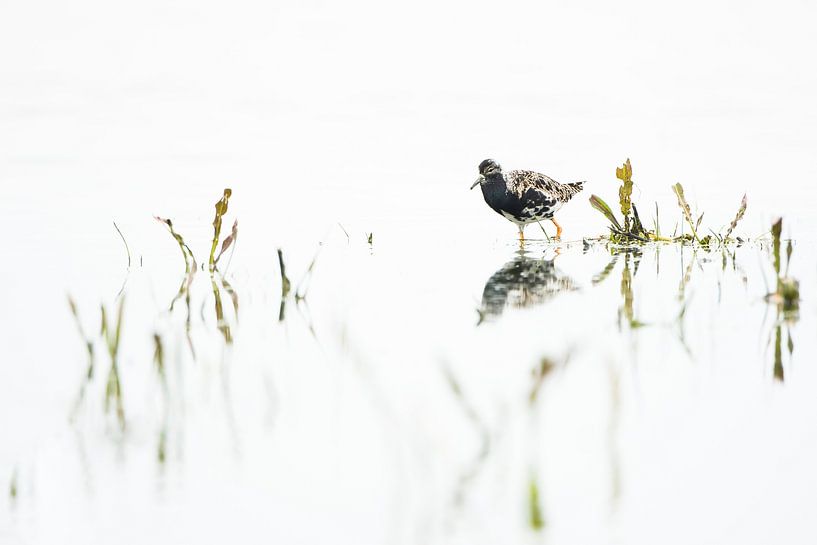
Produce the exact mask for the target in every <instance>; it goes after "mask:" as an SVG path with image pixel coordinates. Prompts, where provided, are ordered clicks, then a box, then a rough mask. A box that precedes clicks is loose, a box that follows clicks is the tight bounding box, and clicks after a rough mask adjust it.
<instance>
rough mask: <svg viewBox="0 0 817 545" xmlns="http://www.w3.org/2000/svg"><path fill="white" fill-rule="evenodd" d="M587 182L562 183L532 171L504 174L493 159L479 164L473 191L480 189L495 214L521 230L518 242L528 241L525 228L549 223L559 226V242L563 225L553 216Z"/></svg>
mask: <svg viewBox="0 0 817 545" xmlns="http://www.w3.org/2000/svg"><path fill="white" fill-rule="evenodd" d="M584 183H585V182H571V183H568V184H560V183H559V182H557V181H556V180H554V179H553V178H550V177H548V176H545V175H544V174H540V173H538V172H533V171H531V170H508V171H503V170H502V167H500V166H499V163H497V162H496V161H494V160H493V159H485V160H484V161H482V162H481V163H480V164H479V178H477V180H476V181H475V182H474V183H473V185H471V189H474V188H475V187H476V186H478V185H479V186H480V187H481V189H482V196H483V197H484V198H485V202H486V203H488V206H490V207H491V208H492V209H493V210H494V211H495V212H497V213H498V214H501V215H502V216H503V217H505V218H506V219H508V220H509V221H512V222H513V223H515V224H516V225H517V227H518V228H519V241H520V242H524V240H525V225H527V224H528V223H533V222H538V221H541V220H545V219H547V220H550V221H552V222H553V225H555V226H556V239H561V237H562V226H561V225H559V224H558V223H557V222H556V219H555V218H554V217H553V215H554V214H555V213H556V212H557V211H558V210H559V209H560V208H561V207H562V205H564V204H565V203H566V202H568V201H569V200H570V199H572V198H573V196H574V195H576V194H577V193H578V192H579V191H581V190H582V189H583V184H584Z"/></svg>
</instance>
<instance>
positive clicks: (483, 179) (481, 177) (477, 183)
mask: <svg viewBox="0 0 817 545" xmlns="http://www.w3.org/2000/svg"><path fill="white" fill-rule="evenodd" d="M484 181H485V176H480V177H479V178H477V181H476V182H474V183H473V184H472V185H471V189H474V188H475V187H477V186H478V185H479V184H481V183H482V182H484Z"/></svg>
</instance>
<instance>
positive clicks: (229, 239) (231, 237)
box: [214, 220, 238, 264]
mask: <svg viewBox="0 0 817 545" xmlns="http://www.w3.org/2000/svg"><path fill="white" fill-rule="evenodd" d="M237 238H238V220H235V221H234V222H233V228H232V230H231V231H230V234H229V235H227V237H226V238H225V239H224V242H222V243H221V250H220V251H219V252H218V256H216V260H215V262H214V264H218V260H219V259H221V256H222V255H224V252H226V251H227V249H228V248H229V247H230V246H231V245H232V244H233V243H234V242H235V241H236V239H237Z"/></svg>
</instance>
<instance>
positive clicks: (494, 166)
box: [471, 159, 502, 189]
mask: <svg viewBox="0 0 817 545" xmlns="http://www.w3.org/2000/svg"><path fill="white" fill-rule="evenodd" d="M494 174H502V167H500V166H499V163H497V162H496V161H494V160H493V159H485V160H484V161H483V162H481V163H480V164H479V178H477V181H475V182H474V183H473V184H472V185H471V189H474V188H475V187H476V186H478V185H481V184H484V183H485V181H486V178H488V177H489V176H492V175H494Z"/></svg>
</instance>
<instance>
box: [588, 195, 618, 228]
mask: <svg viewBox="0 0 817 545" xmlns="http://www.w3.org/2000/svg"><path fill="white" fill-rule="evenodd" d="M590 205H591V206H592V207H593V208H595V209H596V210H598V211H599V212H601V213H602V214H604V217H606V218H607V219H608V220H609V221H610V223H612V224H613V226H615V228H616V229H618V230H619V231H621V230H622V229H621V224H620V223H619V222H618V220H617V219H616V216H615V214H613V211H612V210H611V209H610V207H609V206H608V205H607V203H606V202H604V200H603V199H602V198H601V197H599V196H597V195H590Z"/></svg>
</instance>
